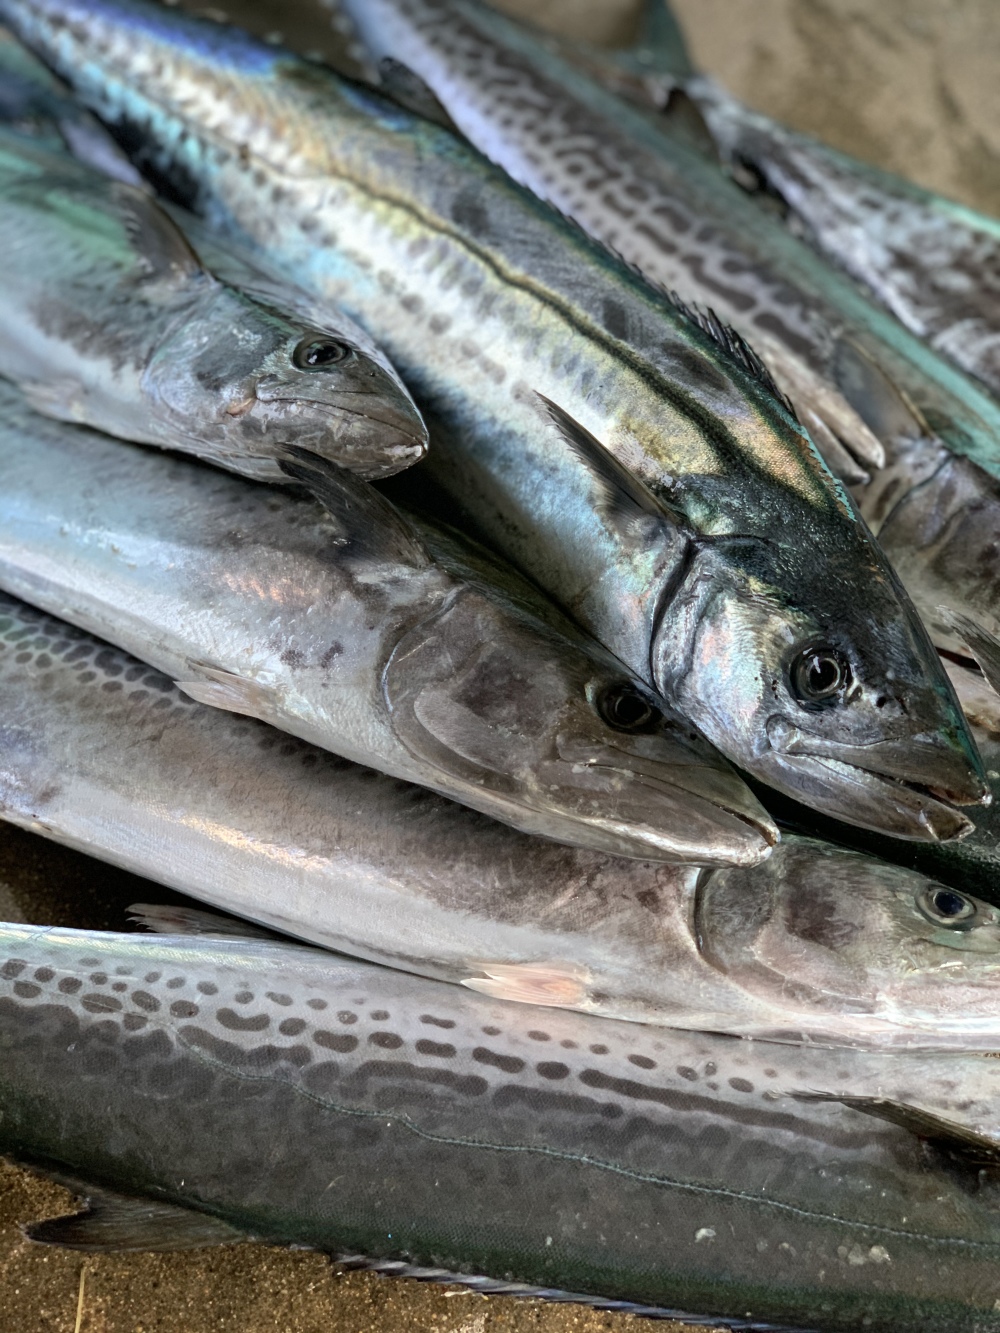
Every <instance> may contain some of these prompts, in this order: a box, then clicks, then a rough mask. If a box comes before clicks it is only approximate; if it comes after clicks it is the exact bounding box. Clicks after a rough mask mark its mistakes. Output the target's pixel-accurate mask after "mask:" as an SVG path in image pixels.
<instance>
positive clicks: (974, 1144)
mask: <svg viewBox="0 0 1000 1333" xmlns="http://www.w3.org/2000/svg"><path fill="white" fill-rule="evenodd" d="M792 1096H793V1097H794V1098H795V1100H796V1101H801V1102H839V1103H840V1105H841V1106H846V1107H848V1108H849V1109H850V1110H852V1111H860V1112H861V1114H862V1115H870V1116H874V1117H875V1118H876V1119H877V1120H886V1121H888V1122H889V1123H890V1124H892V1125H898V1126H899V1127H900V1129H905V1130H908V1131H909V1132H910V1133H911V1134H915V1135H916V1136H917V1138H920V1139H926V1140H927V1141H929V1142H931V1143H933V1144H934V1145H935V1146H937V1147H939V1148H947V1149H949V1150H950V1151H952V1152H958V1153H961V1154H963V1155H964V1156H965V1158H966V1160H967V1161H968V1162H970V1164H971V1163H972V1162H973V1161H974V1162H976V1163H979V1164H981V1165H988V1166H994V1167H1000V1143H997V1142H994V1141H993V1140H992V1139H990V1138H987V1137H986V1135H984V1134H978V1133H977V1132H976V1131H975V1130H974V1129H971V1128H970V1127H969V1126H967V1125H963V1124H960V1123H959V1122H958V1121H955V1120H949V1119H948V1118H947V1117H946V1116H940V1115H937V1114H936V1113H935V1112H933V1111H927V1110H924V1108H923V1107H918V1106H911V1105H909V1104H908V1103H907V1102H899V1101H895V1100H893V1099H892V1098H891V1097H849V1096H848V1097H841V1096H838V1095H837V1094H835V1093H824V1092H795V1093H793V1094H792Z"/></svg>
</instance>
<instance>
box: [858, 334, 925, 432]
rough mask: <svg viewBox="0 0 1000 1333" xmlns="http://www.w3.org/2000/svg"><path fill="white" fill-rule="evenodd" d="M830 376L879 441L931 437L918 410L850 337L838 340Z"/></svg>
mask: <svg viewBox="0 0 1000 1333" xmlns="http://www.w3.org/2000/svg"><path fill="white" fill-rule="evenodd" d="M833 375H834V380H835V382H836V384H837V387H838V388H839V389H840V391H841V393H842V394H843V395H844V397H845V398H846V399H847V401H848V402H849V403H850V405H851V406H852V407H853V408H854V410H855V412H857V414H858V416H859V417H860V418H861V420H862V421H863V422H864V423H865V425H866V426H867V427H868V429H869V430H870V431H872V433H873V434H874V435H875V436H876V437H877V438H878V439H879V440H884V439H887V438H889V439H891V438H893V437H902V438H904V439H905V438H907V437H909V438H914V437H919V436H926V437H932V436H933V434H934V432H933V431H932V430H931V428H930V426H929V425H928V424H927V422H926V421H925V420H924V417H923V414H922V413H921V412H920V410H919V408H917V407H916V406H915V404H914V403H912V402H911V401H910V399H909V398H908V397H907V395H906V394H905V393H904V392H903V390H902V389H901V388H900V387H899V385H897V384H896V383H895V382H894V381H893V380H892V379H891V377H890V376H889V375H887V374H886V372H885V371H884V370H883V369H882V367H881V366H879V365H877V364H876V362H875V361H874V360H873V359H872V358H871V357H870V356H869V355H868V353H867V352H865V351H864V350H863V349H862V348H860V347H859V346H858V345H857V343H855V342H853V341H852V340H851V339H850V338H838V339H837V343H836V346H835V348H834V358H833Z"/></svg>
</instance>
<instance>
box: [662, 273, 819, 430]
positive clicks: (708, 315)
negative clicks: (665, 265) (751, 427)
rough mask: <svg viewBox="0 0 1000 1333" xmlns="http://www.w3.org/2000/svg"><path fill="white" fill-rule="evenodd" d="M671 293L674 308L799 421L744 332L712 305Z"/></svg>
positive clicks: (669, 294) (668, 294)
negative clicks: (694, 302)
mask: <svg viewBox="0 0 1000 1333" xmlns="http://www.w3.org/2000/svg"><path fill="white" fill-rule="evenodd" d="M667 296H668V298H669V300H670V303H671V305H673V307H674V308H675V309H676V310H678V311H679V312H680V314H682V315H683V316H684V318H685V319H686V320H688V321H689V322H690V323H691V324H693V325H694V326H695V328H698V329H701V331H702V333H704V334H707V335H708V337H709V338H711V339H712V341H713V342H714V343H716V344H717V345H718V346H719V347H721V348H722V350H723V351H724V352H725V353H726V354H727V355H728V356H729V357H730V359H731V360H733V361H735V362H736V364H737V365H738V366H739V367H740V369H741V370H743V371H745V372H746V373H747V374H748V375H749V376H750V377H751V379H755V380H756V381H757V383H758V384H759V385H760V386H761V387H762V388H764V389H766V390H767V392H768V393H769V394H770V395H771V396H772V398H774V399H775V400H776V401H777V402H778V403H779V404H780V405H781V406H782V407H783V408H784V409H785V411H786V412H787V413H788V414H789V416H791V417H792V418H793V420H795V421H798V417H797V416H796V413H795V408H794V407H793V406H792V404H791V402H790V400H789V399H788V398H786V397H785V395H784V394H783V393H782V392H781V390H780V389H779V388H778V386H777V384H775V382H774V380H773V378H772V376H771V372H770V371H769V370H768V368H767V366H766V365H765V364H764V362H763V361H762V360H761V359H760V357H759V356H758V355H757V353H756V352H755V351H754V349H753V348H752V347H751V346H750V344H749V343H748V342H747V340H746V339H745V338H744V337H743V335H742V334H741V333H737V332H736V330H735V329H734V328H733V327H732V325H730V324H723V322H722V320H721V319H720V318H719V316H718V315H717V314H716V313H715V311H714V310H712V309H711V307H707V308H706V309H704V310H702V309H701V308H700V307H699V306H697V305H688V303H687V302H686V301H683V300H682V299H681V298H680V297H679V296H678V295H677V293H676V292H675V291H673V290H671V291H669V292H668V293H667Z"/></svg>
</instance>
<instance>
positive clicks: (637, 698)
mask: <svg viewBox="0 0 1000 1333" xmlns="http://www.w3.org/2000/svg"><path fill="white" fill-rule="evenodd" d="M597 708H598V712H599V713H600V714H601V717H603V718H604V720H605V722H606V723H607V724H608V726H609V727H614V729H615V731H642V730H643V729H644V728H646V727H648V726H649V725H650V723H651V722H653V721H654V720H656V719H658V718H659V713H658V712H657V710H656V709H655V708H654V707H653V705H652V704H651V703H650V702H649V700H648V699H647V698H646V697H645V696H644V695H642V694H640V693H639V691H638V690H637V689H636V688H635V687H634V686H633V685H628V684H624V683H623V684H621V685H612V686H610V688H609V689H606V690H605V691H604V693H603V694H602V695H601V697H600V699H599V700H598V702H597Z"/></svg>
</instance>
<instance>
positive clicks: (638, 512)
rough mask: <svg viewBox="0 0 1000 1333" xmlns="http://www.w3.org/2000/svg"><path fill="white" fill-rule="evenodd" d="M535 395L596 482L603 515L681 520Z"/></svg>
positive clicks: (600, 446)
mask: <svg viewBox="0 0 1000 1333" xmlns="http://www.w3.org/2000/svg"><path fill="white" fill-rule="evenodd" d="M536 396H537V397H538V398H539V399H540V400H541V402H542V404H543V405H544V407H545V410H546V412H547V414H548V416H549V418H550V419H551V421H552V423H553V425H554V426H555V428H556V430H557V431H558V432H559V435H560V437H561V438H562V440H563V441H564V443H565V444H567V445H568V446H569V448H570V449H572V451H573V453H574V454H576V456H577V457H578V458H579V459H581V460H582V461H583V463H585V464H586V466H587V468H588V470H589V471H590V472H591V474H592V475H593V476H595V477H596V478H597V480H598V481H599V482H600V485H601V487H602V490H603V493H604V509H605V511H606V512H607V513H610V514H613V515H615V516H616V517H617V518H619V519H624V520H625V521H626V522H628V521H631V520H634V519H636V518H640V517H641V518H656V519H659V520H661V521H663V520H666V521H668V522H670V523H671V524H676V523H678V522H680V521H682V520H681V519H680V516H679V515H677V514H675V513H673V512H672V510H671V509H670V507H669V506H668V505H667V504H666V503H665V502H664V501H662V500H660V499H659V497H658V496H656V495H654V494H653V492H652V491H651V490H650V489H649V487H648V486H647V485H646V484H645V482H643V481H642V480H641V479H640V478H639V477H637V476H636V475H635V474H634V473H633V472H631V471H630V470H629V469H628V468H627V467H626V466H625V465H624V463H621V462H619V460H618V459H617V458H616V457H615V456H614V454H613V453H612V452H611V450H610V449H608V448H606V447H605V445H603V444H602V443H601V442H600V440H598V439H597V438H596V437H595V436H593V435H591V433H590V431H589V430H587V429H586V427H584V426H581V425H580V423H579V422H578V421H577V420H576V419H575V418H574V417H572V416H570V414H569V413H568V412H567V411H566V410H565V408H562V407H560V406H559V404H558V403H554V402H552V400H551V399H550V398H546V397H545V395H544V394H543V393H538V394H536Z"/></svg>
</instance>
